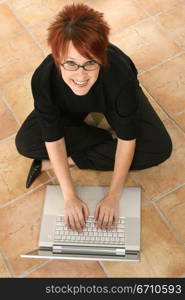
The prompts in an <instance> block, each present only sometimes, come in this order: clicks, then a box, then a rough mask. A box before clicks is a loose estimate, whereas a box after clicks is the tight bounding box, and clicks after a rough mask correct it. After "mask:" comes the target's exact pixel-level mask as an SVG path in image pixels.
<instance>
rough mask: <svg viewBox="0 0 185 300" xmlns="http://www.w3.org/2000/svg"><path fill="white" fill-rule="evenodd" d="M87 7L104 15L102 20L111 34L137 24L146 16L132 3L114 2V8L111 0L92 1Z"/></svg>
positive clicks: (119, 0) (118, 0) (117, 0)
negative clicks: (106, 23) (108, 27)
mask: <svg viewBox="0 0 185 300" xmlns="http://www.w3.org/2000/svg"><path fill="white" fill-rule="evenodd" d="M88 5H89V6H90V7H92V8H94V9H95V10H98V11H100V12H103V13H104V18H105V20H106V21H107V22H108V24H109V26H110V27H111V33H113V32H115V31H117V30H120V29H122V28H124V27H126V26H129V25H131V24H134V23H137V22H139V21H140V20H142V19H144V18H145V17H146V16H147V15H146V14H145V13H144V11H143V10H142V9H140V8H139V7H138V6H137V5H136V4H135V3H134V1H128V0H125V1H122V0H116V6H115V2H114V1H112V0H106V1H103V0H94V1H91V2H88Z"/></svg>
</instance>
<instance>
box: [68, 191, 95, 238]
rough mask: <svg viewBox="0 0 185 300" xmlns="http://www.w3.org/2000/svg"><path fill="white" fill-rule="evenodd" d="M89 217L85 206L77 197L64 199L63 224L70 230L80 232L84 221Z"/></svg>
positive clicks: (83, 226)
mask: <svg viewBox="0 0 185 300" xmlns="http://www.w3.org/2000/svg"><path fill="white" fill-rule="evenodd" d="M88 216H89V209H88V206H87V204H86V203H85V202H84V201H82V200H81V199H80V198H79V197H78V196H77V195H73V196H68V197H67V198H65V199H64V222H65V225H66V226H67V227H68V228H69V229H72V230H77V231H78V232H81V231H82V230H83V229H84V228H85V221H86V219H87V218H88Z"/></svg>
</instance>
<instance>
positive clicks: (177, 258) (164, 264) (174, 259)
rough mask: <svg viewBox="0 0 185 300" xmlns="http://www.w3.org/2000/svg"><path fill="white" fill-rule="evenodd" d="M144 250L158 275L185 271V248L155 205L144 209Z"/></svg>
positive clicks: (166, 275) (180, 273)
mask: <svg viewBox="0 0 185 300" xmlns="http://www.w3.org/2000/svg"><path fill="white" fill-rule="evenodd" d="M141 243H142V252H143V254H144V256H145V258H146V259H147V261H148V263H149V264H150V266H151V267H152V269H153V270H154V272H155V274H156V277H179V276H181V275H182V274H184V273H185V249H184V248H182V247H181V246H180V245H179V243H177V241H176V239H175V237H174V236H173V234H172V233H171V232H170V231H169V229H168V227H167V225H166V224H165V223H164V222H163V221H162V219H161V217H160V216H159V214H158V213H157V211H156V209H155V208H154V207H153V206H148V207H146V208H144V209H143V211H142V240H141Z"/></svg>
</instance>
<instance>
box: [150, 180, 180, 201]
mask: <svg viewBox="0 0 185 300" xmlns="http://www.w3.org/2000/svg"><path fill="white" fill-rule="evenodd" d="M183 186H185V183H182V184H179V185H177V186H176V187H175V188H172V189H170V190H168V191H166V192H164V193H162V194H160V195H159V196H154V197H153V198H152V199H151V200H150V202H151V203H155V202H157V201H158V200H161V199H163V198H164V197H166V196H168V195H169V194H171V193H173V192H175V191H177V190H178V189H179V188H181V187H183Z"/></svg>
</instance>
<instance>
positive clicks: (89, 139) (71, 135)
mask: <svg viewBox="0 0 185 300" xmlns="http://www.w3.org/2000/svg"><path fill="white" fill-rule="evenodd" d="M85 115H86V114H84V116H83V117H85ZM65 125H66V126H65V127H64V138H65V144H66V151H67V156H68V163H69V166H74V165H75V162H74V160H73V158H71V157H70V153H71V152H72V151H74V152H81V151H83V150H85V149H88V148H89V147H91V146H92V145H95V144H99V143H101V142H102V141H105V140H107V139H110V137H111V134H110V133H109V132H108V131H106V130H104V129H101V128H97V127H94V126H90V125H87V124H86V123H84V122H83V120H82V121H81V123H80V122H78V123H74V121H73V120H71V119H69V118H67V119H66V120H65ZM15 144H16V148H17V151H18V152H19V153H20V154H21V155H23V156H25V157H28V158H32V159H37V160H42V169H41V170H48V169H50V168H51V164H50V161H49V156H48V153H47V149H46V147H45V143H44V142H43V141H42V138H41V130H40V127H39V124H38V121H37V117H36V113H35V111H34V110H33V111H32V112H31V113H30V114H29V115H28V117H27V118H26V119H25V121H24V122H23V124H22V126H21V127H20V129H19V131H18V133H17V135H16V138H15Z"/></svg>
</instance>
